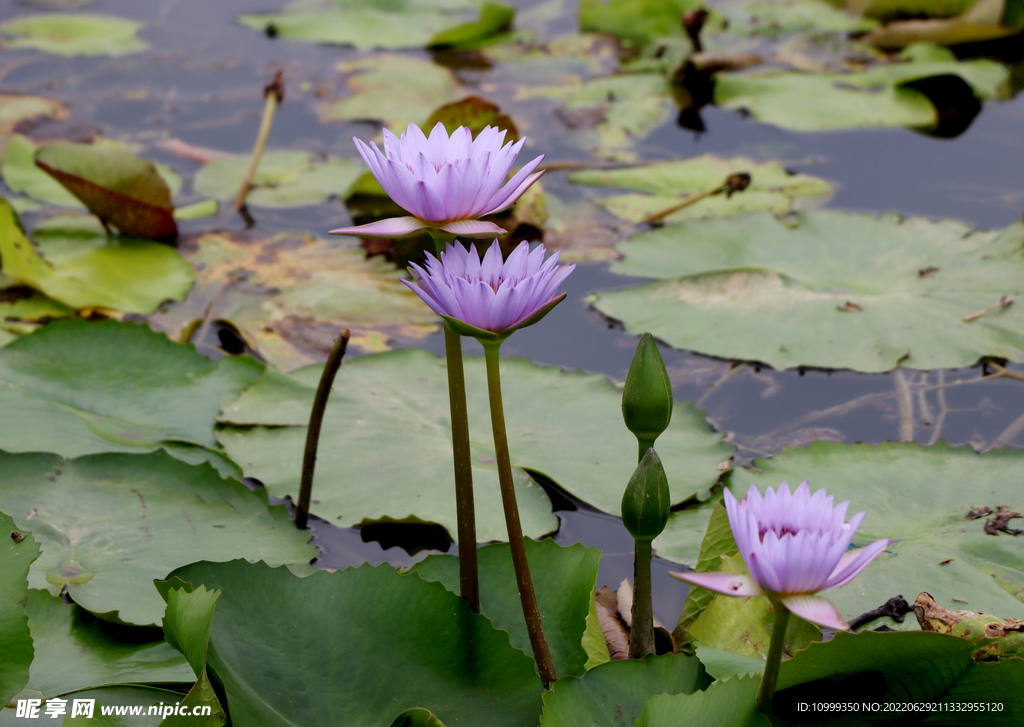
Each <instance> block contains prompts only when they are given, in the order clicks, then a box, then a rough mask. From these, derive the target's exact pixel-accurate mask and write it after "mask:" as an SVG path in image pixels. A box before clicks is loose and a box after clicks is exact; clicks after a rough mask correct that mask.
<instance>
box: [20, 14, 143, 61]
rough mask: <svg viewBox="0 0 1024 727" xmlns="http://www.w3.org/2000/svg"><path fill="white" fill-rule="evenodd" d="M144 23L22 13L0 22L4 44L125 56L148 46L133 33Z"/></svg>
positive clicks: (106, 17)
mask: <svg viewBox="0 0 1024 727" xmlns="http://www.w3.org/2000/svg"><path fill="white" fill-rule="evenodd" d="M144 27H145V24H144V23H140V22H139V21H137V20H128V19H126V18H116V17H113V16H111V15H76V14H72V13H55V14H53V15H23V16H21V17H18V18H14V19H13V20H8V21H7V22H6V23H4V24H3V25H0V33H2V34H3V35H4V36H6V38H5V39H4V41H3V44H4V46H6V47H7V48H34V49H36V50H41V51H45V52H47V53H59V54H60V55H65V56H124V55H129V54H131V53H139V52H140V51H144V50H146V49H148V48H149V43H147V42H145V41H142V40H139V39H138V38H137V37H136V33H138V32H139V30H141V29H142V28H144Z"/></svg>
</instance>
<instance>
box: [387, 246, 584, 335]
mask: <svg viewBox="0 0 1024 727" xmlns="http://www.w3.org/2000/svg"><path fill="white" fill-rule="evenodd" d="M544 252H545V250H544V246H543V245H537V247H535V248H534V249H533V250H532V251H531V250H530V246H529V244H528V243H526V242H522V243H520V244H519V246H518V247H517V248H516V249H515V250H513V251H512V254H511V255H509V256H508V260H506V261H505V262H504V263H502V260H501V249H500V248H499V247H498V241H497V240H495V241H494V243H493V244H492V245H491V246H490V248H489V249H488V250H487V253H486V254H485V255H484V259H483V262H481V261H480V256H479V254H478V253H477V251H476V246H475V245H474V246H471V247H470V249H468V250H467V249H466V248H465V247H463V246H462V245H459V244H456V245H451V244H448V245H447V246H446V250H445V251H444V252H442V253H441V259H440V260H438V259H437V258H435V257H434V256H433V255H430V254H429V253H428V254H427V269H426V270H424V269H423V268H421V267H420V266H419V265H416V264H415V263H413V264H412V265H410V267H411V269H412V273H413V276H414V277H415V278H416V282H415V283H414V282H411V281H408V280H403V281H402V282H403V283H405V284H406V285H408V286H409V287H410V288H411V289H412V291H413V292H414V293H416V295H418V296H419V297H420V298H421V299H422V300H423V302H424V303H426V304H427V305H429V306H430V308H431V309H432V310H433V311H434V312H435V313H437V314H438V315H439V316H441V317H442V318H444V319H445V321H447V322H448V324H449V326H451V327H452V329H453V330H455V331H456V332H457V333H460V334H462V335H464V336H473V337H475V338H479V339H482V340H499V341H500V340H504V339H505V338H507V337H508V336H509V335H511V333H512V332H513V331H515V330H517V329H519V328H522V327H524V326H528V325H531V324H533V323H536V322H537V321H539V320H540V319H541V318H543V317H544V316H545V315H547V313H548V311H550V310H551V309H552V308H554V307H555V305H557V304H558V303H560V302H561V301H562V299H563V298H565V293H562V294H561V295H559V296H556V295H555V291H556V290H557V289H558V286H559V285H561V284H562V281H564V280H565V279H566V278H567V277H568V276H569V273H571V272H572V271H573V270H574V269H575V268H576V266H575V265H558V257H559V254H560V253H557V252H556V253H555V254H554V255H552V256H551V257H549V258H548V259H547V260H545V259H544Z"/></svg>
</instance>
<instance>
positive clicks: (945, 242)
mask: <svg viewBox="0 0 1024 727" xmlns="http://www.w3.org/2000/svg"><path fill="white" fill-rule="evenodd" d="M1022 244H1024V225H1021V224H1020V223H1016V224H1013V225H1010V226H1009V227H1007V228H1005V229H1004V230H1001V231H995V232H977V231H974V230H971V229H970V228H969V227H967V226H966V225H963V224H961V223H958V222H952V221H949V220H946V221H943V222H931V221H929V220H924V219H920V218H901V217H898V216H895V215H883V216H881V217H873V216H870V215H863V214H850V213H846V212H831V211H812V212H801V213H797V214H796V215H795V216H794V217H793V218H792V219H788V220H777V219H775V218H773V217H771V216H770V215H766V214H756V215H745V216H743V217H737V218H730V219H707V220H700V221H694V222H686V223H680V224H677V225H668V226H666V227H664V228H661V229H659V230H652V231H650V232H645V233H642V234H639V235H636V236H634V237H632V238H630V240H628V241H627V242H623V243H620V244H619V245H618V246H617V247H618V250H619V251H620V252H621V253H623V255H624V256H625V259H624V260H623V261H621V262H618V263H614V264H613V265H612V268H611V270H612V272H615V273H620V274H623V275H631V276H636V277H648V278H656V279H657V280H656V281H655V282H652V283H647V284H644V285H640V286H637V287H633V288H628V289H624V290H615V291H608V292H603V293H598V294H597V295H596V296H594V306H595V307H596V308H597V309H598V310H599V311H601V312H602V313H603V314H605V315H607V316H609V317H611V318H615V319H617V320H621V321H623V322H624V323H625V325H626V328H627V330H630V331H635V332H637V333H641V332H643V331H650V332H651V333H653V334H654V335H655V336H657V337H658V338H660V339H661V340H663V341H665V342H667V343H669V344H670V345H672V346H675V347H676V348H681V349H687V350H692V351H699V352H701V353H705V354H708V355H711V356H719V357H722V358H729V359H737V360H746V361H761V362H763V363H766V364H769V365H770V366H773V367H775V368H791V367H795V366H818V367H822V368H846V369H853V370H856V371H865V372H878V371H888V370H890V369H892V368H894V367H896V366H910V367H913V368H918V369H933V368H958V367H961V366H970V365H972V364H974V363H975V362H977V360H978V359H979V358H981V357H984V356H993V357H996V358H1004V359H1009V360H1011V361H1024V314H1022V313H1021V312H1020V311H1019V310H1015V304H1012V303H1008V302H1007V303H1001V301H1007V300H1011V301H1012V300H1013V298H1014V297H1016V296H1019V295H1021V294H1022V293H1024V256H1022V255H1021V247H1022ZM1004 296H1008V298H1006V299H1004ZM976 313H981V315H978V316H975V315H974V314H976Z"/></svg>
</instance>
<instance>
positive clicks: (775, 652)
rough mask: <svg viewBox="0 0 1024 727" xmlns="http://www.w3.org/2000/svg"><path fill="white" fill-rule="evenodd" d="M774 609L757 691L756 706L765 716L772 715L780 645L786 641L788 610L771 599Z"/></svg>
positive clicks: (779, 662) (780, 657) (780, 651)
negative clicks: (762, 670) (773, 617)
mask: <svg viewBox="0 0 1024 727" xmlns="http://www.w3.org/2000/svg"><path fill="white" fill-rule="evenodd" d="M772 606H773V607H774V608H775V621H774V623H773V624H772V640H771V643H770V644H769V645H768V661H767V663H766V664H765V665H764V675H763V676H762V677H761V686H760V687H759V688H758V690H757V706H758V708H759V709H760V710H761V711H762V712H764V713H765V714H766V715H771V713H772V700H773V699H774V698H775V682H777V681H778V679H779V665H780V664H781V663H782V644H783V641H785V639H786V624H788V623H789V609H788V608H786V607H785V606H784V605H783V604H782V601H778V600H776V599H774V598H773V599H772Z"/></svg>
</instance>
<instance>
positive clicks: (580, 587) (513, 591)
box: [410, 538, 601, 678]
mask: <svg viewBox="0 0 1024 727" xmlns="http://www.w3.org/2000/svg"><path fill="white" fill-rule="evenodd" d="M525 542H526V555H527V557H528V559H529V562H530V575H531V577H532V579H533V584H534V589H535V590H536V592H537V605H538V607H539V608H540V615H541V619H542V620H543V622H544V633H545V635H546V637H547V642H548V648H549V649H550V651H551V659H552V661H553V662H554V666H555V672H556V673H557V674H558V676H559V678H562V677H568V676H579V675H580V674H582V673H583V672H584V671H585V669H584V665H585V664H586V663H587V654H586V652H585V651H584V650H583V646H582V643H581V642H582V639H583V632H584V630H585V628H586V620H587V614H588V613H589V610H590V602H591V601H592V600H593V596H592V594H593V593H594V589H595V588H596V587H597V567H598V565H599V563H600V561H601V553H600V551H598V550H595V549H593V548H585V547H583V546H582V545H580V544H579V543H577V544H575V545H572V546H569V547H568V548H565V547H562V546H560V545H558V544H557V543H555V542H554V541H553V540H542V541H540V542H536V541H534V540H531V539H529V538H527V539H526V541H525ZM477 552H478V559H479V561H478V562H479V568H480V611H481V613H483V614H484V615H485V616H487V618H489V619H490V620H491V623H493V624H494V625H495V627H497V628H499V629H502V630H504V631H508V633H509V638H510V639H511V641H512V645H513V646H515V647H516V648H517V649H522V650H523V651H525V652H526V653H527V654H528V655H529V656H531V657H532V656H533V648H532V647H531V645H530V636H529V633H528V632H527V631H526V622H525V621H524V620H523V608H522V604H521V603H520V601H519V589H518V587H517V586H516V575H515V571H514V570H513V568H512V556H511V554H510V552H509V546H508V543H496V544H494V545H485V546H484V547H482V548H480V549H479V550H478V551H477ZM410 570H414V571H416V572H417V573H419V574H420V575H421V576H422V577H423V578H424V580H428V581H440V582H441V583H443V584H444V586H445V588H447V589H448V590H449V591H451V592H452V593H458V592H459V559H458V556H455V555H431V556H428V557H427V558H426V559H424V560H422V561H420V562H419V563H417V564H416V565H414V566H413V567H412V568H411V569H410Z"/></svg>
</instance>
